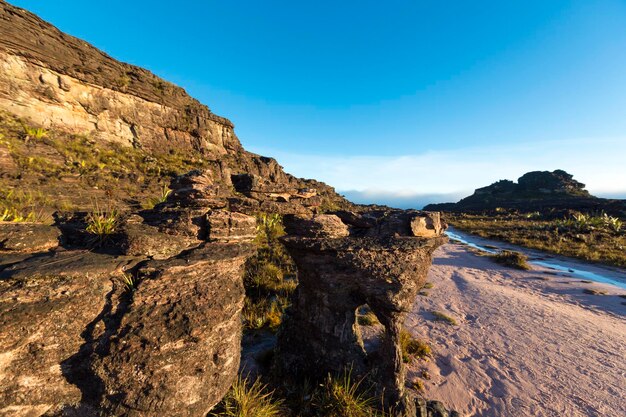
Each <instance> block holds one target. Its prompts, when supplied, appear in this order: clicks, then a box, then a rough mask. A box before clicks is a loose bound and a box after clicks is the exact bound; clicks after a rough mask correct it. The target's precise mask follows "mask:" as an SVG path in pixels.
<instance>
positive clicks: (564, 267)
mask: <svg viewBox="0 0 626 417" xmlns="http://www.w3.org/2000/svg"><path fill="white" fill-rule="evenodd" d="M446 234H447V235H448V237H450V239H454V240H457V241H459V242H461V243H464V244H466V245H467V246H469V247H472V248H474V249H478V250H480V251H483V252H487V253H497V252H499V251H500V250H502V249H512V250H516V251H518V252H524V253H525V254H527V255H530V256H529V261H528V262H529V263H530V264H533V265H537V266H541V267H544V268H548V269H552V270H555V271H559V272H563V273H564V275H565V276H568V277H572V278H580V279H585V280H589V281H595V282H601V283H603V284H611V285H615V286H616V287H619V288H622V289H626V271H623V272H622V271H619V270H618V269H617V268H616V269H615V270H613V269H610V268H609V267H602V266H596V265H586V264H584V263H583V262H582V261H575V260H571V261H570V260H568V259H567V258H564V257H558V258H554V257H553V255H550V254H547V253H541V254H539V252H538V251H533V250H529V249H525V248H521V247H516V246H514V245H511V244H508V243H504V242H498V241H494V240H487V239H484V238H481V237H478V236H472V235H471V234H468V233H463V232H460V231H458V230H456V229H454V228H453V227H449V228H448V230H446ZM548 257H549V258H552V259H550V260H549V261H547V260H545V258H548Z"/></svg>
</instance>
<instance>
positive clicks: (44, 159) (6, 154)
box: [0, 111, 210, 217]
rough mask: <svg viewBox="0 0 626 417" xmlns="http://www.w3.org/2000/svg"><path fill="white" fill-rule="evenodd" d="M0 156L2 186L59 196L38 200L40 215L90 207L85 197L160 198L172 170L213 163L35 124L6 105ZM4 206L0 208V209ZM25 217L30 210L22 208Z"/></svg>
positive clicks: (125, 201) (0, 120) (126, 202)
mask: <svg viewBox="0 0 626 417" xmlns="http://www.w3.org/2000/svg"><path fill="white" fill-rule="evenodd" d="M34 139H37V140H34ZM0 162H1V163H2V164H3V168H5V171H4V172H3V177H2V178H0V189H8V190H10V189H15V190H21V191H24V192H25V193H32V194H42V195H46V196H55V198H54V199H47V200H45V201H37V203H39V204H38V206H37V209H36V210H35V213H36V215H37V216H39V211H41V212H42V215H44V216H49V215H50V214H51V213H53V212H54V211H57V210H62V209H63V206H65V207H68V206H71V207H72V208H73V209H76V210H88V209H89V207H88V205H86V202H89V201H90V200H92V199H96V198H97V199H100V200H102V199H106V200H107V201H110V202H111V203H114V204H115V205H116V206H118V207H120V208H122V207H134V206H139V205H141V204H142V202H148V203H143V204H147V205H150V204H157V203H158V202H159V201H160V200H162V199H163V198H164V197H163V194H164V192H167V191H163V188H164V186H163V184H167V183H169V181H170V179H171V177H172V176H174V175H178V174H182V173H185V172H188V171H191V170H193V169H205V168H208V167H209V166H210V162H209V161H206V160H204V159H203V158H202V157H198V156H197V155H194V154H193V153H191V152H185V151H177V150H167V151H164V152H162V153H158V152H151V153H150V154H148V153H146V152H144V151H143V150H142V149H139V148H133V147H130V146H123V145H121V144H118V143H109V142H104V141H98V140H96V139H94V138H92V137H90V136H89V135H74V134H67V133H63V132H59V131H54V130H48V131H46V130H44V129H35V128H31V127H29V126H27V125H26V124H24V122H23V121H21V120H20V119H17V118H15V117H14V116H11V115H9V114H8V113H6V112H2V111H0ZM151 199H154V201H150V200H151ZM5 208H6V207H5ZM3 211H4V208H2V209H0V213H2V212H3ZM10 212H11V210H10V209H9V212H8V213H7V214H9V213H10ZM21 217H27V215H26V214H25V213H21Z"/></svg>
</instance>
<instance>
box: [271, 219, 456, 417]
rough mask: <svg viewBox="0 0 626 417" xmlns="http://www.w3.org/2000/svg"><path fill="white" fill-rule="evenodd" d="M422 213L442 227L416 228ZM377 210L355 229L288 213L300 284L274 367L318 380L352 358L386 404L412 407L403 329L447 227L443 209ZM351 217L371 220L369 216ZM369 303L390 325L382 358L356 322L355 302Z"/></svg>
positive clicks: (288, 240) (290, 376)
mask: <svg viewBox="0 0 626 417" xmlns="http://www.w3.org/2000/svg"><path fill="white" fill-rule="evenodd" d="M364 217H368V216H367V214H365V215H364ZM416 217H423V218H425V219H428V220H427V221H424V222H423V223H424V224H432V225H434V226H433V227H434V229H428V230H438V233H435V232H433V233H430V232H429V233H428V236H427V237H418V236H416V233H415V232H414V230H412V228H411V227H410V225H411V220H414V219H415V218H416ZM371 218H372V219H375V220H374V221H373V223H374V225H373V226H371V227H369V228H366V229H365V230H362V229H361V230H360V229H357V228H354V229H352V231H351V232H350V233H348V231H347V227H346V225H343V227H342V226H341V225H342V224H343V223H342V222H341V220H340V219H339V217H337V216H333V215H324V216H316V217H314V218H313V219H310V220H307V219H300V221H299V222H298V221H297V220H298V219H295V218H291V219H287V222H286V225H287V231H288V232H290V233H291V234H289V235H287V237H285V238H284V239H283V242H284V244H285V246H286V247H287V250H288V251H289V253H290V254H291V255H292V257H293V259H294V261H295V263H296V265H297V266H298V280H299V287H298V291H297V294H296V297H295V300H294V302H293V306H292V308H291V310H289V313H288V315H287V318H286V320H285V323H284V327H283V328H282V330H281V331H280V333H279V336H278V346H277V352H276V357H277V358H280V359H278V360H277V361H276V363H275V369H276V371H277V372H278V374H279V375H282V376H283V377H284V378H285V380H286V381H297V380H299V379H300V378H305V377H306V378H314V379H318V380H319V379H322V378H324V377H325V376H326V375H327V374H328V373H335V374H337V373H340V372H341V371H342V370H343V369H344V368H346V367H350V366H352V370H353V372H355V374H356V375H365V374H369V375H375V377H374V379H375V381H376V382H377V383H378V384H379V386H378V388H379V390H380V392H381V393H383V394H384V398H385V404H386V406H387V407H395V409H396V410H398V411H400V410H405V411H406V412H409V413H410V412H411V409H412V408H413V402H412V400H409V399H407V398H405V394H406V393H405V388H404V378H405V369H404V365H403V362H402V353H401V349H400V343H399V340H400V330H401V327H402V324H403V322H404V317H405V314H406V312H407V311H409V309H410V307H411V305H412V304H413V302H414V301H415V297H416V295H417V292H418V289H419V288H420V287H421V286H422V285H423V284H424V282H425V280H426V274H427V272H428V268H429V266H430V263H431V255H432V252H433V251H434V250H435V249H436V248H437V247H438V246H439V245H441V244H442V243H444V242H445V238H444V237H442V236H441V234H442V231H443V227H442V225H441V224H440V223H439V218H438V213H436V214H433V213H425V212H408V213H407V212H403V211H399V210H398V211H387V212H385V213H372V214H371ZM297 223H299V226H298V227H296V224H297ZM352 223H353V224H360V225H366V224H368V222H367V221H366V220H365V219H363V220H362V221H357V220H356V219H353V221H352ZM420 224H421V222H420ZM416 229H419V228H416ZM419 232H421V230H419V231H418V233H419ZM363 304H368V305H369V306H370V307H371V309H372V311H374V313H375V314H376V316H377V317H378V318H379V320H380V321H381V323H382V324H383V325H384V326H385V333H384V336H383V340H382V343H381V349H380V351H379V352H377V355H376V360H375V361H372V360H371V358H368V356H367V355H366V353H365V351H364V350H363V345H362V341H361V339H360V335H359V333H358V330H357V324H356V310H357V308H358V307H359V306H361V305H363ZM413 412H414V411H413Z"/></svg>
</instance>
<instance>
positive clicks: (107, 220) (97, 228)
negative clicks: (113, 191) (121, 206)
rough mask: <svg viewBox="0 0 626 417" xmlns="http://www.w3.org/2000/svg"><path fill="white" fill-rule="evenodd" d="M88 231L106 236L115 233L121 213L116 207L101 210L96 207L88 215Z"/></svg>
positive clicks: (102, 236)
mask: <svg viewBox="0 0 626 417" xmlns="http://www.w3.org/2000/svg"><path fill="white" fill-rule="evenodd" d="M86 220H87V227H86V229H85V230H86V231H87V233H90V234H92V235H96V236H98V237H99V238H101V239H102V238H104V237H106V236H108V235H112V234H113V233H115V231H116V228H117V226H118V223H119V213H118V212H117V210H115V209H110V210H107V211H105V210H101V209H100V207H98V206H97V205H96V207H95V208H94V209H93V210H92V211H91V212H90V213H89V214H88V215H87V218H86Z"/></svg>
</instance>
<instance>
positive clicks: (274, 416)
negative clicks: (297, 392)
mask: <svg viewBox="0 0 626 417" xmlns="http://www.w3.org/2000/svg"><path fill="white" fill-rule="evenodd" d="M217 409H218V411H217V412H214V413H210V414H209V416H210V417H279V416H283V415H285V411H284V408H283V402H282V400H279V399H276V398H274V391H269V390H268V388H267V385H265V384H263V383H262V382H261V381H260V380H259V379H258V378H257V379H256V380H255V381H254V382H252V383H251V382H250V381H249V380H248V378H242V377H241V376H239V378H238V379H237V381H235V383H234V384H233V386H232V387H231V389H230V391H229V392H228V394H226V397H224V399H223V400H222V402H221V403H220V404H219V405H218V406H217Z"/></svg>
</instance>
